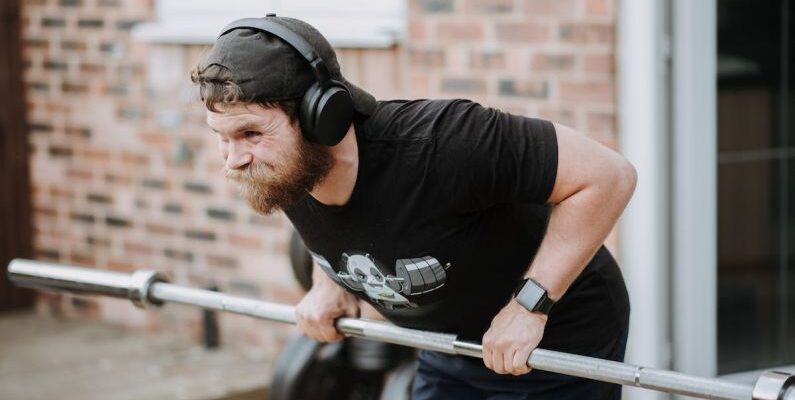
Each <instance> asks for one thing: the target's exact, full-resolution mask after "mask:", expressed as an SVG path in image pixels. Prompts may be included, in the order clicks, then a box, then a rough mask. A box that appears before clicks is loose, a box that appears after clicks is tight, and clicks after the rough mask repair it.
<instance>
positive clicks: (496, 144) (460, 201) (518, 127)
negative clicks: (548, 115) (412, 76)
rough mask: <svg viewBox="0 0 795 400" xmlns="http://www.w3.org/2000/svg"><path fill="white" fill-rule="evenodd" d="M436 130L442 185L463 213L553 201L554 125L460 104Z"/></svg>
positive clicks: (445, 110) (448, 108) (442, 114)
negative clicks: (496, 205) (507, 204)
mask: <svg viewBox="0 0 795 400" xmlns="http://www.w3.org/2000/svg"><path fill="white" fill-rule="evenodd" d="M433 130H434V137H435V141H436V148H435V155H436V157H435V164H436V165H435V166H436V171H437V174H438V177H437V178H438V181H437V182H438V184H439V185H441V186H442V190H443V192H444V193H446V195H447V196H448V197H449V201H450V204H451V205H452V206H453V207H454V208H455V209H456V210H457V211H460V212H469V211H476V210H481V209H485V208H489V207H491V206H493V205H495V204H501V203H535V204H543V203H546V202H547V200H548V199H549V196H550V194H551V193H552V188H553V187H554V185H555V178H556V176H557V168H558V144H557V136H556V134H555V127H554V125H552V123H551V122H549V121H546V120H543V119H537V118H529V117H524V116H518V115H513V114H509V113H506V112H502V111H500V110H496V109H493V108H488V107H483V106H481V105H480V104H477V103H474V102H471V101H466V100H456V101H452V102H450V103H449V104H448V105H447V106H446V107H444V108H442V110H441V111H440V113H439V114H438V115H437V117H436V118H435V121H434V127H433Z"/></svg>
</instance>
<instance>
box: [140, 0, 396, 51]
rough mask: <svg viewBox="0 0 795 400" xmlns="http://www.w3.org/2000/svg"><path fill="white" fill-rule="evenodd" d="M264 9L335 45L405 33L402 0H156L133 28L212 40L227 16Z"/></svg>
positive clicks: (168, 37) (380, 44)
mask: <svg viewBox="0 0 795 400" xmlns="http://www.w3.org/2000/svg"><path fill="white" fill-rule="evenodd" d="M267 13H276V14H278V15H283V16H289V17H295V18H299V19H302V20H304V21H306V22H308V23H310V24H311V25H313V26H314V27H316V28H317V29H318V30H319V31H320V32H321V33H323V35H324V36H326V38H327V39H328V40H329V42H331V44H332V45H333V46H334V47H337V48H345V47H356V48H387V47H391V46H394V45H395V44H397V43H398V42H399V41H400V40H401V39H402V38H403V35H404V32H405V30H406V29H405V25H406V12H405V1H404V0H378V1H369V0H344V1H343V0H232V1H217V0H158V1H157V2H156V5H155V15H156V21H155V22H151V23H144V24H139V25H138V26H136V27H135V29H134V31H133V34H134V35H135V37H136V38H138V39H139V40H143V41H147V42H154V43H178V44H211V43H213V42H214V41H215V38H216V36H217V35H218V33H219V31H220V30H221V29H222V28H223V27H224V26H225V25H226V24H227V23H229V22H231V21H233V20H235V19H238V18H246V17H257V16H264V15H265V14H267Z"/></svg>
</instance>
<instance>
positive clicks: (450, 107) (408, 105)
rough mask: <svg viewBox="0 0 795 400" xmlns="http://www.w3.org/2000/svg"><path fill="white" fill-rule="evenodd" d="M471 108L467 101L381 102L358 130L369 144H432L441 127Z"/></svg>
mask: <svg viewBox="0 0 795 400" xmlns="http://www.w3.org/2000/svg"><path fill="white" fill-rule="evenodd" d="M471 105H476V103H473V102H472V101H470V100H466V99H417V100H381V101H379V102H378V106H377V107H376V110H375V112H374V113H373V114H372V115H371V116H369V117H368V118H367V119H365V120H363V121H362V124H361V127H362V129H363V130H364V132H363V133H364V136H365V138H367V139H370V140H411V141H414V140H431V139H433V137H434V134H435V133H436V132H437V131H438V130H439V129H438V128H439V127H440V125H443V124H444V123H445V122H446V121H449V120H451V119H455V118H456V117H457V116H459V115H460V113H461V112H462V110H465V109H466V108H467V107H469V106H471Z"/></svg>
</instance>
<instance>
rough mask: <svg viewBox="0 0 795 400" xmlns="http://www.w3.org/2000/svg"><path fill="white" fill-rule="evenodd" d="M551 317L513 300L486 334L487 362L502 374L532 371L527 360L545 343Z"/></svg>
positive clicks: (484, 340) (484, 343)
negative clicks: (546, 328) (542, 340)
mask: <svg viewBox="0 0 795 400" xmlns="http://www.w3.org/2000/svg"><path fill="white" fill-rule="evenodd" d="M546 324H547V316H546V315H544V314H541V313H538V312H530V311H528V310H527V309H526V308H524V307H523V306H522V305H521V304H519V303H517V302H516V300H514V299H511V301H509V302H508V304H507V305H506V306H505V307H503V308H502V310H500V312H499V313H497V315H496V316H495V317H494V319H493V320H492V321H491V326H490V327H489V330H488V331H486V334H485V335H483V363H484V364H486V367H487V368H488V369H490V370H492V371H494V372H496V373H498V374H513V375H523V374H526V373H528V372H530V367H529V366H528V365H527V359H528V358H530V353H531V352H532V351H533V350H534V349H535V348H536V346H538V343H539V342H541V337H542V336H543V335H544V327H545V326H546Z"/></svg>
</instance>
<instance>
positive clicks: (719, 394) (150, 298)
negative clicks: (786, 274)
mask: <svg viewBox="0 0 795 400" xmlns="http://www.w3.org/2000/svg"><path fill="white" fill-rule="evenodd" d="M8 276H9V279H10V280H11V281H12V282H14V283H15V284H16V285H19V286H25V287H33V288H43V289H51V290H58V291H68V292H72V293H78V294H96V295H105V296H111V297H120V298H126V299H129V300H131V301H132V302H133V303H134V304H135V305H136V306H138V307H151V306H159V305H162V304H163V303H165V302H173V303H179V304H185V305H191V306H197V307H201V308H203V309H208V310H216V311H224V312H230V313H234V314H240V315H247V316H250V317H254V318H259V319H265V320H270V321H278V322H285V323H290V324H295V323H296V320H295V311H294V308H293V307H291V306H288V305H284V304H278V303H270V302H265V301H260V300H255V299H248V298H243V297H236V296H230V295H227V294H223V293H218V292H213V291H209V290H201V289H194V288H190V287H184V286H178V285H173V284H170V283H168V279H167V278H166V276H165V275H163V274H161V273H159V272H156V271H150V270H138V271H136V272H134V273H132V274H126V273H121V272H114V271H103V270H97V269H89V268H80V267H75V266H68V265H63V264H57V263H51V262H42V261H33V260H24V259H15V260H12V261H11V263H10V264H9V265H8ZM336 326H337V329H338V330H340V331H341V332H343V333H344V334H345V335H347V336H355V337H361V338H365V339H370V340H379V341H383V342H388V343H394V344H399V345H404V346H410V347H414V348H418V349H426V350H433V351H438V352H443V353H448V354H458V355H466V356H471V357H477V358H482V357H483V348H482V346H481V345H480V344H478V343H471V342H467V341H461V340H458V339H457V337H456V336H455V335H452V334H445V333H436V332H425V331H420V330H415V329H408V328H401V327H398V326H395V325H392V324H388V323H383V322H376V321H368V320H364V319H355V318H340V319H338V320H337V321H336ZM528 365H529V366H530V367H531V368H534V369H538V370H543V371H549V372H557V373H561V374H566V375H572V376H577V377H581V378H587V379H593V380H597V381H602V382H609V383H616V384H620V385H626V386H634V387H641V388H646V389H651V390H656V391H661V392H666V393H672V394H679V395H686V396H692V397H697V398H703V399H722V400H795V376H793V375H790V374H788V373H785V372H777V371H768V372H765V373H764V374H762V376H761V377H760V378H759V379H758V380H757V381H756V383H755V385H753V386H751V385H743V384H739V383H735V382H730V381H727V380H722V379H717V378H703V377H697V376H692V375H687V374H682V373H679V372H674V371H667V370H662V369H655V368H646V367H641V366H636V365H632V364H626V363H621V362H616V361H610V360H602V359H598V358H593V357H586V356H581V355H576V354H568V353H563V352H558V351H552V350H545V349H535V350H533V352H532V353H531V354H530V358H529V359H528Z"/></svg>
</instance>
